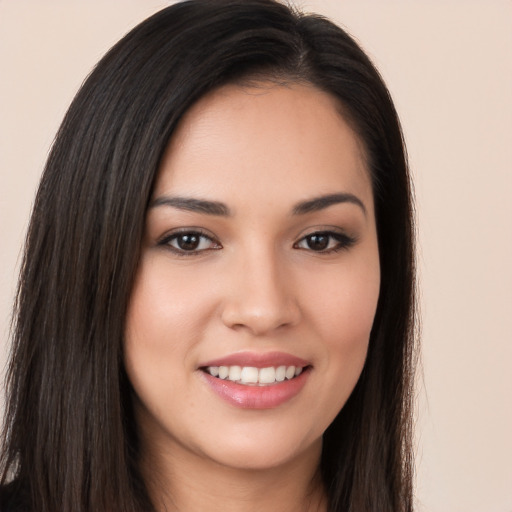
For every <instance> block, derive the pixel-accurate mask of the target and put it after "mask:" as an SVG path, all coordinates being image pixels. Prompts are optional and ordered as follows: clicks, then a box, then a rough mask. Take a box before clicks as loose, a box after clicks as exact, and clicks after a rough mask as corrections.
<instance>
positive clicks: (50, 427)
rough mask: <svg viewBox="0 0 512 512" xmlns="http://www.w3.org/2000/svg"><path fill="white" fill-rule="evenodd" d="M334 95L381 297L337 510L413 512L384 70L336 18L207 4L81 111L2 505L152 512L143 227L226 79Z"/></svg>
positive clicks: (351, 407) (113, 59)
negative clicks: (141, 401) (142, 434)
mask: <svg viewBox="0 0 512 512" xmlns="http://www.w3.org/2000/svg"><path fill="white" fill-rule="evenodd" d="M261 80H264V81H267V82H268V81H271V82H275V83H277V84H282V83H296V82H298V83H307V84H311V85H313V86H315V87H318V88H319V89H321V90H322V91H325V92H327V93H328V94H330V95H332V96H333V97H335V98H336V99H337V100H338V101H339V104H340V108H341V112H342V115H343V117H344V118H345V120H346V121H347V122H349V123H350V125H351V126H352V128H353V129H354V130H355V132H356V133H357V135H358V137H359V138H360V140H361V141H362V144H363V146H364V149H365V154H366V157H367V163H368V170H369V173H370V175H371V179H372V185H373V191H374V197H375V212H376V221H377V231H378V240H379V254H380V264H381V290H380V297H379V303H378V307H377V313H376V317H375V321H374V326H373V330H372V334H371V339H370V346H369V351H368V356H367V361H366V363H365V367H364V369H363V373H362V375H361V378H360V379H359V382H358V384H357V386H356V388H355V390H354V392H353V393H352V395H351V397H350V398H349V400H348V402H347V403H346V405H345V407H344V408H343V409H342V410H341V412H340V413H339V415H338V416H337V418H336V419H335V420H334V422H333V423H332V425H331V426H330V427H329V428H328V430H327V431H326V433H325V435H324V446H323V453H322V461H321V473H322V476H323V479H324V483H325V486H326V489H327V493H328V498H329V507H330V508H329V510H330V511H331V512H335V511H342V510H343V511H353V512H356V511H357V512H370V511H372V512H375V511H379V512H410V511H412V508H413V504H412V476H413V475H412V473H413V463H412V400H413V394H412V385H413V370H414V363H415V348H414V346H415V345H414V338H415V336H414V325H415V324H414V311H415V307H414V306H415V305H414V297H415V295H414V270H415V269H414V226H413V207H412V194H411V189H410V180H409V174H408V166H407V161H406V154H405V147H404V143H403V138H402V133H401V128H400V123H399V120H398V117H397V114H396V112H395V109H394V107H393V103H392V101H391V98H390V96H389V93H388V91H387V89H386V87H385V85H384V83H383V81H382V79H381V77H380V76H379V74H378V72H377V71H376V69H375V68H374V66H373V65H372V64H371V62H370V60H369V59H368V57H367V56H366V55H365V54H364V52H363V51H362V50H361V48H360V47H359V46H358V45H357V44H356V43H355V42H354V40H353V39H352V38H351V37H350V36H349V35H348V34H347V33H346V32H344V31H343V30H342V29H340V28H339V27H337V26H335V25H334V24H332V23H331V22H329V21H328V20H326V19H325V18H323V17H321V16H316V15H303V14H301V13H298V12H293V11H292V10H290V8H288V7H286V6H284V5H282V4H280V3H277V2H275V1H273V0H191V1H186V2H182V3H178V4H176V5H173V6H171V7H168V8H166V9H164V10H162V11H160V12H158V13H157V14H155V15H154V16H152V17H150V18H148V19H147V20H146V21H144V22H143V23H141V24H140V25H138V26H137V27H135V28H134V29H133V30H132V31H131V32H130V33H128V34H127V35H126V36H125V37H124V38H123V39H122V40H121V41H120V42H119V43H117V44H116V45H115V46H114V47H113V48H112V49H111V50H110V51H109V52H108V53H107V55H106V56H105V57H104V58H103V59H102V60H101V61H100V62H99V63H98V65H97V66H96V68H95V69H94V70H93V72H92V73H91V74H90V76H89V77H88V79H87V80H86V82H85V83H84V85H83V86H82V88H81V89H80V91H79V92H78V94H77V96H76V98H75V100H74V101H73V103H72V104H71V106H70V108H69V110H68V112H67V114H66V116H65V119H64V121H63V123H62V126H61V127H60V129H59V132H58V135H57V138H56V140H55V143H54V145H53V147H52V150H51V153H50V156H49V159H48V162H47V164H46V167H45V170H44V173H43V176H42V179H41V183H40V187H39V190H38V193H37V197H36V201H35V205H34V209H33V212H32V217H31V222H30V226H29V231H28V235H27V240H26V246H25V253H24V259H23V263H22V269H21V275H20V280H19V286H18V294H17V299H16V304H15V309H14V323H13V340H12V355H11V359H10V365H9V368H8V377H7V389H8V401H7V407H6V416H5V425H4V435H3V449H2V452H1V456H0V457H1V458H0V470H1V473H0V474H1V478H0V484H3V490H2V492H1V493H0V507H1V506H4V504H6V503H8V504H9V506H10V510H13V511H17V510H19V511H24V512H25V511H27V510H34V511H35V510H38V511H41V512H71V511H73V512H86V511H93V510H94V511H95V512H101V511H104V512H106V511H112V510H119V511H123V512H129V511H132V512H135V511H146V510H147V511H151V510H154V508H153V506H152V504H151V501H150V498H149V496H148V493H147V490H146V486H145V484H144V481H143V479H142V476H141V474H140V471H139V465H138V464H139V451H138V446H139V443H138V438H137V431H136V426H135V422H134V419H133V411H132V403H131V386H130V384H129V382H128V379H127V377H126V375H125V372H124V368H123V362H122V361H123V336H124V328H125V317H126V310H127V304H128V300H129V297H130V293H131V289H132V285H133V280H134V275H135V272H136V269H137V265H138V257H139V251H140V243H141V239H142V235H143V230H144V221H145V213H146V209H147V206H148V204H149V200H150V198H151V193H152V188H153V184H154V181H155V178H156V175H157V172H158V169H159V164H160V161H161V158H162V156H163V154H164V151H165V149H166V147H167V145H168V142H169V139H170V138H171V137H172V134H173V131H174V130H175V128H176V126H177V124H178V123H179V121H180V119H181V118H182V116H183V115H184V113H185V112H186V111H187V110H188V109H189V108H190V107H191V105H193V104H194V103H195V102H196V101H197V100H198V99H199V98H201V97H202V96H204V95H205V94H207V93H208V92H210V91H212V90H214V89H215V88H218V87H220V86H222V85H224V84H228V83H240V84H242V83H244V84H249V83H256V82H258V81H261Z"/></svg>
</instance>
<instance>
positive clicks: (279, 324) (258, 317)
mask: <svg viewBox="0 0 512 512" xmlns="http://www.w3.org/2000/svg"><path fill="white" fill-rule="evenodd" d="M269 252H271V251H269ZM283 267H284V265H283V264H282V263H281V264H279V262H278V261H277V258H276V257H275V255H272V254H268V255H262V254H261V252H260V254H259V255H255V254H253V255H252V256H250V257H244V258H241V261H240V263H239V264H238V265H235V267H232V268H231V279H230V286H229V291H227V293H226V297H225V302H224V304H223V309H222V321H223V323H224V324H225V325H226V326H227V327H229V328H231V329H238V330H247V331H249V332H250V333H251V334H252V335H253V336H263V335H266V334H269V333H271V332H273V331H275V330H277V329H283V328H285V327H291V326H294V325H296V324H297V323H298V322H299V320H300V316H301V312H300V308H299V304H298V301H297V297H296V294H295V293H294V291H293V290H294V286H295V285H296V283H294V282H293V279H292V276H291V275H290V272H287V269H286V268H283Z"/></svg>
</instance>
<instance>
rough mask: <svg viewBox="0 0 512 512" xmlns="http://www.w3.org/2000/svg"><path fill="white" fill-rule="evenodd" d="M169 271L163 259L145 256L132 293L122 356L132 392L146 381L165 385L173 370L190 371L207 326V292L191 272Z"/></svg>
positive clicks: (209, 306) (209, 307) (208, 304)
mask: <svg viewBox="0 0 512 512" xmlns="http://www.w3.org/2000/svg"><path fill="white" fill-rule="evenodd" d="M169 267H170V265H168V264H166V261H165V258H162V257H151V256H146V257H145V258H143V260H142V261H141V264H140V267H139V270H138V274H137V278H136V281H135V284H134V288H133V290H132V295H131V299H130V304H129V307H128V312H127V321H126V330H125V343H124V354H125V365H126V370H127V372H128V375H129V377H130V380H131V381H132V384H133V385H134V387H135V388H136V389H137V387H138V384H139V383H140V384H141V383H142V381H143V380H145V379H148V376H151V375H153V377H154V378H155V379H159V380H161V381H162V382H166V381H167V382H168V381H169V379H168V377H169V372H170V371H171V370H172V371H173V372H183V370H184V369H188V368H189V367H190V366H191V365H192V364H193V363H192V359H193V358H192V355H193V351H194V347H195V346H196V344H197V343H199V340H200V339H201V336H202V333H203V332H204V330H205V328H206V324H207V321H208V313H207V311H208V310H209V309H211V303H209V302H208V301H207V300H206V297H205V290H204V288H205V287H201V286H199V285H198V283H195V281H194V279H193V276H191V274H190V273H185V272H170V270H169ZM175 383H176V382H175Z"/></svg>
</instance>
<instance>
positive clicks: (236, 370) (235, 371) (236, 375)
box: [228, 366, 242, 381]
mask: <svg viewBox="0 0 512 512" xmlns="http://www.w3.org/2000/svg"><path fill="white" fill-rule="evenodd" d="M241 375H242V368H241V367H240V366H230V367H229V373H228V380H232V381H237V380H240V377H241Z"/></svg>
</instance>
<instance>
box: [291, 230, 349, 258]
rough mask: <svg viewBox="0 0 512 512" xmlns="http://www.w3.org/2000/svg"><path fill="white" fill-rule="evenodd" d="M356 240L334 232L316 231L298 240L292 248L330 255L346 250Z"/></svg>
mask: <svg viewBox="0 0 512 512" xmlns="http://www.w3.org/2000/svg"><path fill="white" fill-rule="evenodd" d="M355 242H356V240H355V239H354V238H352V237H349V236H348V235H345V234H343V233H336V232H334V231H317V232H315V233H311V234H310V235H307V236H305V237H304V238H302V239H301V240H299V241H298V242H297V243H296V244H295V245H294V247H295V248H296V249H306V250H309V251H313V252H320V253H322V252H323V253H330V252H336V251H340V250H342V249H348V248H349V247H351V246H352V245H354V243H355Z"/></svg>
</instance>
